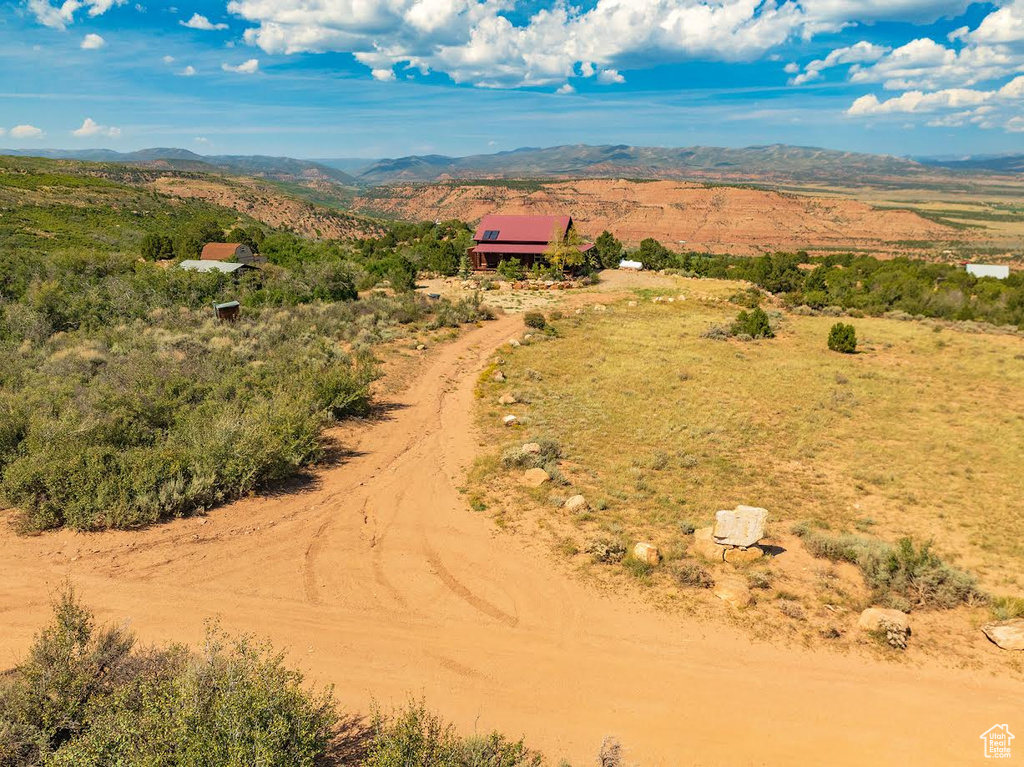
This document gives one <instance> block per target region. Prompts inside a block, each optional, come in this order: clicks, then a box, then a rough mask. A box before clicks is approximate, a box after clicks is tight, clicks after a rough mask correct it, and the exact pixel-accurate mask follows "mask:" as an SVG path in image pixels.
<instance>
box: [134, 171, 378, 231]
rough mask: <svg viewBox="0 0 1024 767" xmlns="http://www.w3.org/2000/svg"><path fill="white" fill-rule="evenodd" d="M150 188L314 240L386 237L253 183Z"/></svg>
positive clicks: (196, 182)
mask: <svg viewBox="0 0 1024 767" xmlns="http://www.w3.org/2000/svg"><path fill="white" fill-rule="evenodd" d="M150 186H151V187H152V188H153V189H155V190H156V191H158V192H161V193H162V194H166V195H170V196H171V197H181V198H185V199H197V200H203V201H205V202H209V203H212V204H214V205H220V206H223V207H225V208H231V209H232V210H237V211H238V212H239V213H245V214H246V215H248V216H252V217H253V218H254V219H256V220H257V221H259V222H261V223H264V224H267V225H268V226H272V227H275V228H282V227H285V228H290V229H293V230H295V231H296V232H298V233H299V234H302V235H304V236H306V237H311V238H314V239H321V238H328V239H347V238H349V237H376V236H378V235H381V234H383V233H384V229H383V227H382V226H381V225H380V224H378V223H376V222H374V221H367V220H366V219H363V218H361V217H359V216H352V215H348V214H346V213H341V212H334V211H332V210H331V209H330V208H325V207H322V206H315V205H310V204H309V203H307V202H303V201H301V200H296V199H293V198H291V197H287V196H285V195H282V194H279V193H277V192H276V191H275V190H272V189H268V188H267V187H266V186H265V185H262V184H260V183H259V182H258V181H255V180H253V179H244V178H239V179H236V180H233V181H231V182H228V181H211V180H207V179H198V178H188V177H183V176H160V177H158V178H156V179H155V180H154V181H153V182H151V183H150Z"/></svg>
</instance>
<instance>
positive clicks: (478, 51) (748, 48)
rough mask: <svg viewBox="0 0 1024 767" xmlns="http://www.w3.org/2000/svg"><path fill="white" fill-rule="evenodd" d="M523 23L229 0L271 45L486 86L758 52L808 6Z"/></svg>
mask: <svg viewBox="0 0 1024 767" xmlns="http://www.w3.org/2000/svg"><path fill="white" fill-rule="evenodd" d="M547 5H548V6H549V7H542V8H540V9H539V10H537V11H535V12H534V13H533V15H532V16H530V17H529V19H528V20H526V21H525V23H521V24H517V23H514V22H513V21H512V20H511V19H510V18H509V17H508V16H507V15H506V13H507V12H508V11H509V10H511V9H512V8H513V6H514V3H513V2H512V1H511V0H381V2H366V1H365V0H231V2H230V3H229V4H228V10H229V11H230V12H231V13H234V14H236V15H238V16H240V17H242V18H243V19H245V20H246V21H249V22H251V23H252V24H254V25H255V26H253V27H251V28H250V29H248V30H246V33H245V40H246V41H247V42H248V43H250V44H251V45H256V46H258V47H260V48H262V49H263V50H264V51H266V52H267V53H275V54H276V53H283V54H292V53H300V52H313V53H322V52H327V51H343V52H348V53H351V54H352V55H353V56H355V58H356V60H357V61H359V62H360V63H362V64H364V65H365V66H367V67H368V68H369V69H370V70H371V71H373V70H380V69H393V68H394V67H396V66H399V65H410V66H412V67H414V68H419V69H426V70H429V71H438V72H444V73H446V74H447V75H448V76H449V77H451V79H452V80H454V81H455V82H459V83H474V84H476V85H479V86H484V87H519V86H541V85H556V84H558V83H560V82H565V80H566V79H567V78H569V77H574V76H579V75H578V74H577V71H582V72H583V76H585V77H586V76H593V75H594V74H596V73H597V72H598V71H601V70H615V71H620V70H621V69H622V68H623V67H625V66H626V65H627V64H630V65H645V64H644V63H643V61H644V60H655V59H656V60H662V61H664V60H684V59H688V58H696V57H710V58H713V59H716V60H726V61H739V60H751V59H755V58H757V57H758V56H760V55H761V54H763V53H764V52H765V51H767V50H769V49H770V48H772V47H774V46H777V45H780V44H781V43H784V42H785V41H786V40H788V39H790V37H791V36H792V35H793V34H794V33H795V32H796V31H797V30H799V28H800V27H801V25H802V24H803V23H804V22H805V20H806V17H805V14H804V13H803V11H802V10H801V8H800V6H799V5H798V4H797V3H796V2H793V1H792V0H790V1H788V2H781V3H777V2H774V1H773V0H767V2H766V1H765V0H598V2H597V4H596V5H595V6H594V7H593V8H591V9H589V10H582V9H580V8H578V7H576V6H575V5H569V4H567V3H562V2H554V1H553V0H549V2H548V3H547Z"/></svg>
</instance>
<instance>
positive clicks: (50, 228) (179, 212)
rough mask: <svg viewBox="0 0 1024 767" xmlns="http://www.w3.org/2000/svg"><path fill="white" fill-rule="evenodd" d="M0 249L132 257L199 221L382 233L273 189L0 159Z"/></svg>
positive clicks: (361, 220) (323, 234) (197, 176)
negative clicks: (81, 250)
mask: <svg viewBox="0 0 1024 767" xmlns="http://www.w3.org/2000/svg"><path fill="white" fill-rule="evenodd" d="M0 208H2V209H3V212H2V214H0V243H2V242H7V243H9V244H15V245H28V244H35V245H37V246H42V247H58V248H59V247H64V246H68V247H88V248H93V249H99V250H121V249H130V250H134V249H135V248H137V247H138V243H139V242H140V241H141V238H142V236H143V235H144V234H146V233H157V234H169V233H172V232H173V231H175V230H176V229H179V228H180V227H181V226H182V225H183V224H186V223H188V222H190V221H193V220H195V219H197V218H201V217H202V218H211V219H214V220H217V221H218V222H220V223H222V225H223V226H225V227H228V226H230V225H232V224H233V223H235V222H238V223H242V224H247V223H251V222H260V223H262V224H266V225H268V226H272V227H275V228H280V227H288V228H291V229H292V230H294V231H295V232H297V233H298V234H302V235H305V236H307V237H312V238H349V237H365V236H372V235H375V234H379V233H381V232H382V231H383V228H382V226H381V225H380V224H379V223H378V222H376V221H373V220H370V219H367V218H365V217H363V216H358V215H354V214H351V213H347V212H344V211H340V210H337V209H334V208H329V207H324V206H319V205H315V204H312V203H309V202H307V201H305V200H302V199H299V198H297V197H296V196H294V195H292V194H288V193H287V192H286V191H283V190H282V189H281V188H280V187H279V186H278V185H275V184H274V183H272V182H269V181H264V180H259V179H253V178H247V177H241V176H239V177H227V176H225V175H223V174H221V173H199V172H193V171H181V170H171V169H159V168H142V167H138V166H135V165H124V164H115V163H90V162H80V161H70V160H49V159H40V158H18V157H0Z"/></svg>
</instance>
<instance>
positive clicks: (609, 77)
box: [597, 69, 626, 85]
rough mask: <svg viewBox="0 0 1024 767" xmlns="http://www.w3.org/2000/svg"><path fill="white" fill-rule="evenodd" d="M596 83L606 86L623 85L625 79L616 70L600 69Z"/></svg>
mask: <svg viewBox="0 0 1024 767" xmlns="http://www.w3.org/2000/svg"><path fill="white" fill-rule="evenodd" d="M597 81H598V82H599V83H604V84H605V85H608V84H611V83H624V82H626V78H625V77H623V76H622V75H621V74H619V70H617V69H602V70H601V71H600V72H598V73H597Z"/></svg>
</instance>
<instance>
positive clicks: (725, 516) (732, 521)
mask: <svg viewBox="0 0 1024 767" xmlns="http://www.w3.org/2000/svg"><path fill="white" fill-rule="evenodd" d="M767 521H768V511H767V510H766V509H759V508H757V507H755V506H737V507H736V508H735V509H733V510H732V511H719V512H718V513H717V514H715V526H714V529H713V530H712V533H711V535H712V537H713V538H714V539H715V543H719V544H722V545H723V546H740V547H741V548H748V547H750V546H753V545H754V544H755V543H757V542H758V541H759V540H761V539H762V538H764V525H765V522H767Z"/></svg>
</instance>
